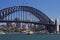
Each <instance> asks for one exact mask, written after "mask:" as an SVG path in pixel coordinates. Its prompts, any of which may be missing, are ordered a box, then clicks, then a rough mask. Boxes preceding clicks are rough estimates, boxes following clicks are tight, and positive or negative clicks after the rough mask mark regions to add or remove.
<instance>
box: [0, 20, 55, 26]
mask: <svg viewBox="0 0 60 40" xmlns="http://www.w3.org/2000/svg"><path fill="white" fill-rule="evenodd" d="M7 22H9V23H31V24H37V25H45V26H56V25H55V24H49V23H40V22H31V21H11V20H9V21H7V20H1V21H0V23H7Z"/></svg>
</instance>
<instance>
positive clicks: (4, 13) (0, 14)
mask: <svg viewBox="0 0 60 40" xmlns="http://www.w3.org/2000/svg"><path fill="white" fill-rule="evenodd" d="M17 11H27V12H31V13H32V14H33V15H34V16H36V17H37V18H38V19H39V20H40V22H42V23H49V22H50V23H52V21H51V20H50V18H48V17H47V16H46V15H45V14H44V13H43V12H41V11H40V10H38V9H36V8H33V7H30V6H13V7H8V8H5V9H2V10H0V20H3V19H4V18H5V17H7V16H8V15H10V14H12V13H14V12H17Z"/></svg>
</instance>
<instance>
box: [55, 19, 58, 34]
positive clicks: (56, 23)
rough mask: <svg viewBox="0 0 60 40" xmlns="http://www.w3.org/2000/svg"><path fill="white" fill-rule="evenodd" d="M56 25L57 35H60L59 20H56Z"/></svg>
mask: <svg viewBox="0 0 60 40" xmlns="http://www.w3.org/2000/svg"><path fill="white" fill-rule="evenodd" d="M55 25H56V33H57V34H59V24H58V19H55Z"/></svg>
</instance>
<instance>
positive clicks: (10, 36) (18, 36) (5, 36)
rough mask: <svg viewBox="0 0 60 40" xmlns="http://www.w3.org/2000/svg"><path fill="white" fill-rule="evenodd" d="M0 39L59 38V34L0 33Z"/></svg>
mask: <svg viewBox="0 0 60 40" xmlns="http://www.w3.org/2000/svg"><path fill="white" fill-rule="evenodd" d="M0 40H60V34H32V35H27V34H1V35H0Z"/></svg>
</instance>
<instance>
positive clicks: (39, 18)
mask: <svg viewBox="0 0 60 40" xmlns="http://www.w3.org/2000/svg"><path fill="white" fill-rule="evenodd" d="M0 23H6V24H7V26H12V24H14V23H16V24H17V27H18V26H21V24H22V25H23V24H27V25H29V24H30V25H34V27H36V26H38V27H40V26H41V27H45V29H46V30H48V31H49V32H53V31H55V30H56V25H55V24H54V22H53V21H52V20H51V19H50V18H49V17H48V16H47V15H45V14H44V13H43V12H41V11H40V10H38V9H36V8H34V7H30V6H13V7H8V8H4V9H1V10H0Z"/></svg>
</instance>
